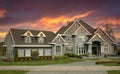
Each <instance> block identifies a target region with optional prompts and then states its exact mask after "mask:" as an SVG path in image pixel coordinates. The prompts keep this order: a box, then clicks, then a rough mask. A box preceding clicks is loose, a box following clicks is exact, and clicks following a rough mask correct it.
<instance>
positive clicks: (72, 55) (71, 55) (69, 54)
mask: <svg viewBox="0 0 120 74" xmlns="http://www.w3.org/2000/svg"><path fill="white" fill-rule="evenodd" d="M64 55H65V56H68V57H77V55H76V54H75V53H65V54H64Z"/></svg>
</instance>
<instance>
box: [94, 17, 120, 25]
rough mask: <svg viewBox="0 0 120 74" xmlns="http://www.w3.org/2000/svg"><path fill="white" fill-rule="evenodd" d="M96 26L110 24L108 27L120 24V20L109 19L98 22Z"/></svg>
mask: <svg viewBox="0 0 120 74" xmlns="http://www.w3.org/2000/svg"><path fill="white" fill-rule="evenodd" d="M96 24H97V25H100V24H110V25H113V26H115V25H118V24H120V19H116V18H109V19H104V20H100V21H98V22H97V23H96Z"/></svg>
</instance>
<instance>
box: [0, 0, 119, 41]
mask: <svg viewBox="0 0 120 74" xmlns="http://www.w3.org/2000/svg"><path fill="white" fill-rule="evenodd" d="M78 20H83V21H84V22H86V23H88V24H89V25H91V26H92V27H94V28H97V27H101V28H102V29H104V26H105V24H109V25H110V26H111V27H112V28H113V31H114V35H115V37H116V38H120V0H0V41H4V37H5V35H6V33H7V32H8V31H9V29H10V28H20V29H35V30H49V31H53V32H56V31H57V30H59V29H60V28H61V27H62V26H64V25H66V24H67V22H68V21H78Z"/></svg>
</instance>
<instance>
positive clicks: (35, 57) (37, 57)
mask: <svg viewBox="0 0 120 74" xmlns="http://www.w3.org/2000/svg"><path fill="white" fill-rule="evenodd" d="M38 55H39V53H38V51H32V58H33V60H38V59H39V56H38Z"/></svg>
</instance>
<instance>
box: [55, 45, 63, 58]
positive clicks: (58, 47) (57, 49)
mask: <svg viewBox="0 0 120 74" xmlns="http://www.w3.org/2000/svg"><path fill="white" fill-rule="evenodd" d="M60 55H62V51H61V46H56V56H60Z"/></svg>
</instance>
